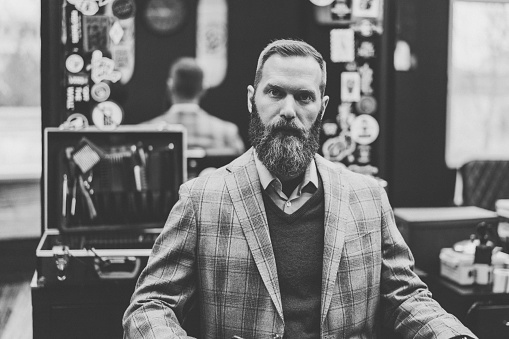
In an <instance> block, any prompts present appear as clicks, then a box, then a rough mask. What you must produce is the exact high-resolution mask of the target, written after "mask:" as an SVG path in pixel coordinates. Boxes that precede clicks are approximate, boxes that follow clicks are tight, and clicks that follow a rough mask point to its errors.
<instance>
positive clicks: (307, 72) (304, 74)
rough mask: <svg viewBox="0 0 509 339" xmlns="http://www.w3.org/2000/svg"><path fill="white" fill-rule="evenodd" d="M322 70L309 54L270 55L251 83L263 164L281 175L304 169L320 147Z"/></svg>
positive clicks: (253, 124) (253, 131)
mask: <svg viewBox="0 0 509 339" xmlns="http://www.w3.org/2000/svg"><path fill="white" fill-rule="evenodd" d="M321 81H322V71H321V69H320V66H319V65H318V63H317V62H316V61H315V60H314V59H313V58H311V57H281V56H279V55H273V56H271V57H270V58H269V59H268V60H267V61H266V63H265V65H264V67H263V71H262V76H261V79H260V82H259V85H258V88H257V89H256V90H255V89H254V88H253V87H252V86H249V87H248V108H249V111H250V112H251V121H250V126H249V133H250V137H251V142H252V144H253V146H254V147H255V149H256V151H257V154H258V157H259V158H260V160H261V161H262V163H263V164H264V165H265V166H266V167H267V169H269V171H271V172H272V173H273V174H275V175H276V176H277V177H279V178H280V179H281V180H286V179H290V178H293V177H296V176H298V175H300V174H302V173H303V172H304V171H305V169H306V167H307V166H308V165H309V162H310V161H311V158H312V157H313V155H314V153H315V152H316V150H317V149H318V146H319V143H318V142H319V134H320V125H321V117H322V115H323V112H324V110H325V107H326V105H327V102H328V97H323V98H322V97H321V93H320V83H321Z"/></svg>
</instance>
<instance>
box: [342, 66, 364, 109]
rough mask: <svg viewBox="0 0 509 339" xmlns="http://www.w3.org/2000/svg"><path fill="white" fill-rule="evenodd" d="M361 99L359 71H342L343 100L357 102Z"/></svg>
mask: <svg viewBox="0 0 509 339" xmlns="http://www.w3.org/2000/svg"><path fill="white" fill-rule="evenodd" d="M360 99H361V77H360V75H359V73H358V72H343V73H341V101H342V102H357V101H359V100H360Z"/></svg>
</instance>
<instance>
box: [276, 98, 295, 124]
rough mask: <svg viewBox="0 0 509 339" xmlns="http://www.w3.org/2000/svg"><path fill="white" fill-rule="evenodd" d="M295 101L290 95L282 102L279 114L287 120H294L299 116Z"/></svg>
mask: <svg viewBox="0 0 509 339" xmlns="http://www.w3.org/2000/svg"><path fill="white" fill-rule="evenodd" d="M295 105H296V102H295V99H294V98H293V96H291V95H288V96H286V98H285V99H284V100H283V102H282V107H281V111H280V112H279V115H280V116H281V117H283V118H285V119H286V120H292V119H294V118H295V117H296V116H297V113H296V111H295Z"/></svg>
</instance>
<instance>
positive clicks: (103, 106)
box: [92, 101, 124, 131]
mask: <svg viewBox="0 0 509 339" xmlns="http://www.w3.org/2000/svg"><path fill="white" fill-rule="evenodd" d="M123 118H124V112H123V111H122V108H121V107H120V106H119V105H117V104H116V103H114V102H113V101H104V102H101V103H99V104H97V106H95V107H94V110H93V111H92V121H93V122H94V125H95V126H96V127H97V128H98V129H100V130H106V131H111V130H114V129H115V128H117V127H118V126H119V125H120V123H121V122H122V119H123Z"/></svg>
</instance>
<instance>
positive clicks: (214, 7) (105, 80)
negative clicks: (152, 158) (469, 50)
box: [41, 0, 446, 206]
mask: <svg viewBox="0 0 509 339" xmlns="http://www.w3.org/2000/svg"><path fill="white" fill-rule="evenodd" d="M437 1H438V0H433V2H437ZM400 2H401V1H387V0H385V1H384V0H312V1H311V0H298V1H296V0H278V1H273V0H256V1H254V0H70V1H69V0H51V1H46V0H41V10H42V17H41V27H42V32H41V38H42V60H41V69H42V71H41V72H42V93H41V101H42V112H43V115H42V126H43V128H44V127H49V126H52V127H55V126H59V125H61V124H62V123H64V122H65V121H66V120H67V119H68V118H69V116H71V115H72V114H74V113H79V114H83V115H84V116H85V117H86V118H87V120H88V121H89V123H90V124H95V123H96V122H94V119H93V117H94V112H96V113H95V116H96V117H98V119H99V120H97V121H98V122H97V123H102V124H103V125H105V128H108V126H109V124H112V125H114V124H115V119H117V118H118V117H119V116H120V115H121V116H122V120H121V123H122V124H133V123H139V122H141V121H145V120H147V119H150V118H152V117H154V116H156V115H158V114H160V113H162V112H163V111H164V110H166V109H167V107H168V104H169V102H168V98H167V96H166V78H167V74H168V69H169V67H170V65H171V63H172V62H173V61H174V60H175V59H177V58H178V57H181V56H196V57H197V58H198V59H201V62H202V64H203V65H204V66H205V67H207V65H208V69H207V70H206V74H207V78H208V80H207V81H208V83H209V86H210V89H209V91H208V93H207V95H206V96H205V98H204V100H203V101H202V105H203V106H204V108H205V109H206V110H208V111H210V112H211V113H213V114H215V115H216V116H218V117H220V118H222V119H225V120H229V121H232V122H234V123H236V124H237V125H238V126H239V129H240V132H241V134H242V136H243V138H244V140H245V142H246V143H248V137H247V129H248V112H247V108H246V87H247V85H249V84H251V83H252V81H253V78H254V72H255V65H256V60H257V56H258V54H259V52H260V51H261V49H262V48H263V47H264V46H265V45H266V44H267V43H268V42H269V41H271V40H272V39H275V38H286V37H294V38H302V39H304V40H306V41H308V42H310V43H311V44H313V45H314V46H315V47H317V49H318V50H319V51H320V52H321V53H322V54H323V55H324V57H325V58H326V59H327V62H328V85H327V93H326V94H327V95H329V96H330V97H331V100H330V103H329V106H328V108H327V110H326V112H325V115H324V129H323V134H322V143H323V147H322V149H321V152H322V153H323V154H324V155H325V156H326V157H328V158H329V159H331V160H333V161H338V162H342V163H343V164H345V165H346V166H349V167H350V168H352V169H354V170H357V171H359V172H364V173H370V174H374V175H376V176H379V177H381V178H383V179H385V180H387V181H388V182H389V195H390V196H391V199H392V200H393V202H396V203H395V204H394V205H395V206H398V205H402V206H404V205H409V206H412V205H420V204H421V205H431V204H433V202H430V199H432V197H431V195H433V194H435V195H436V192H434V193H429V194H428V193H427V192H424V194H423V189H426V188H425V187H421V186H429V181H426V180H424V181H423V178H426V175H421V176H420V177H418V178H414V177H415V176H414V175H413V172H414V170H415V166H417V165H415V163H419V162H422V158H420V157H419V156H418V155H416V154H415V149H412V148H413V147H414V146H415V145H418V141H417V140H416V141H415V142H413V143H412V142H410V143H409V142H408V141H407V139H408V140H410V141H412V140H415V138H413V133H411V132H410V131H409V130H408V129H407V127H405V124H407V123H410V124H412V121H422V119H424V118H423V116H422V114H424V115H425V114H428V117H429V113H423V112H422V110H420V111H419V110H415V111H412V112H408V111H404V110H407V109H408V108H409V105H410V101H409V100H412V99H411V98H415V97H416V93H424V92H423V91H422V89H423V88H422V87H423V86H425V85H422V86H421V85H419V86H421V87H419V88H416V84H415V83H412V81H411V80H407V79H406V78H405V77H406V75H404V74H398V75H396V76H395V75H394V72H393V65H392V55H391V54H392V52H393V47H394V46H393V45H394V34H395V30H396V26H398V22H399V21H402V18H396V16H395V13H396V9H395V6H396V5H398V6H399V3H400ZM416 2H419V1H417V0H413V1H412V4H411V6H415V3H416ZM419 3H420V2H419ZM420 6H421V7H422V6H428V5H425V4H421V5H420ZM430 6H431V5H430ZM430 6H428V7H430ZM442 7H444V6H442ZM424 15H425V14H419V16H424ZM442 16H446V14H444V15H442ZM396 19H398V22H396ZM428 19H429V18H428ZM428 19H426V18H424V19H423V20H422V22H425V21H426V25H428V26H430V25H433V20H428ZM80 28H81V29H80ZM437 29H438V28H437ZM445 31H446V29H445ZM419 38H420V39H421V40H422V41H424V42H425V43H426V44H427V45H428V47H430V48H431V49H433V48H435V47H436V46H434V45H433V39H432V37H431V36H426V34H424V32H423V34H422V35H421V36H420V37H419ZM435 49H436V48H435ZM423 53H424V51H423ZM425 71H426V70H425ZM427 71H429V69H427ZM396 82H397V83H396ZM435 85H436V84H433V83H431V84H430V86H429V87H433V86H435ZM396 88H397V91H396ZM426 91H429V89H426ZM396 92H399V93H407V92H411V93H409V94H408V97H404V96H405V95H406V94H398V93H396ZM105 98H106V99H105ZM415 106H416V105H415V102H414V101H412V109H416V107H415ZM417 109H418V107H417ZM119 112H121V114H120V113H119ZM417 112H420V113H417ZM414 118H417V120H414ZM441 119H442V118H441V117H440V118H438V117H432V118H431V120H426V121H427V123H429V124H433V121H437V122H439V123H441ZM444 119H445V118H444ZM439 120H440V121H439ZM74 123H79V120H78V121H75V122H74ZM396 127H397V131H396V130H395V128H396ZM417 132H419V131H417ZM421 134H422V133H421ZM421 136H422V135H421ZM435 136H436V135H435ZM396 139H397V141H396ZM409 145H413V146H409ZM436 147H440V146H436ZM396 156H397V159H396ZM403 157H404V159H403ZM407 159H408V160H409V161H410V163H409V162H406V160H407ZM440 160H441V159H440ZM437 161H438V160H436V161H435V162H431V163H430V164H429V166H435V165H436V162H437ZM412 164H414V165H412ZM410 171H412V173H410ZM409 179H412V180H414V181H412V185H413V187H414V188H415V189H414V190H413V191H412V192H409V191H408V190H407V189H406V188H405V187H408V184H409V183H408V182H406V180H409ZM420 182H423V183H426V184H421V183H420ZM415 192H418V193H415ZM442 193H443V192H442ZM409 197H411V199H408V198H409ZM423 197H426V198H425V199H423ZM442 203H443V201H440V202H439V204H442Z"/></svg>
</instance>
